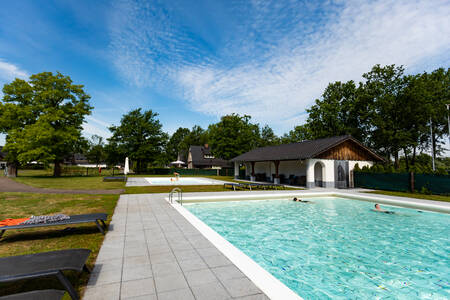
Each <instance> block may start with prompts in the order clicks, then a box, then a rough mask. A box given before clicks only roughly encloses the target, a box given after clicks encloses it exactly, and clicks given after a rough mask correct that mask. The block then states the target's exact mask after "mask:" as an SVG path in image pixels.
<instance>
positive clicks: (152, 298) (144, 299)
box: [121, 294, 158, 300]
mask: <svg viewBox="0 0 450 300" xmlns="http://www.w3.org/2000/svg"><path fill="white" fill-rule="evenodd" d="M121 300H158V297H156V294H147V295H142V296H137V297H127V298H122V299H121Z"/></svg>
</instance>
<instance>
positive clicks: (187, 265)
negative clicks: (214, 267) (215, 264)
mask: <svg viewBox="0 0 450 300" xmlns="http://www.w3.org/2000/svg"><path fill="white" fill-rule="evenodd" d="M178 264H179V265H180V267H181V269H182V270H183V272H189V271H195V270H201V269H207V268H208V266H207V265H206V264H205V262H204V261H203V259H201V258H200V257H198V258H194V259H187V260H180V261H178Z"/></svg>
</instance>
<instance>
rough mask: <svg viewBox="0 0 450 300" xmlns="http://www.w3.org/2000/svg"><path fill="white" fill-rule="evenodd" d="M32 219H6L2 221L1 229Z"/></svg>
mask: <svg viewBox="0 0 450 300" xmlns="http://www.w3.org/2000/svg"><path fill="white" fill-rule="evenodd" d="M29 219H30V218H22V219H5V220H2V221H0V227H2V226H14V225H19V224H20V223H22V222H25V221H27V220H29Z"/></svg>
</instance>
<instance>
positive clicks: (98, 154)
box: [86, 135, 106, 166]
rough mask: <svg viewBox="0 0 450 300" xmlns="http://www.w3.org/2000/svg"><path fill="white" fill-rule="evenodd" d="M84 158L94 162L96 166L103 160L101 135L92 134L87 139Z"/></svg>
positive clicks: (104, 155)
mask: <svg viewBox="0 0 450 300" xmlns="http://www.w3.org/2000/svg"><path fill="white" fill-rule="evenodd" d="M86 158H87V159H88V161H89V162H91V163H95V164H96V165H97V166H98V165H99V164H100V163H102V162H103V161H105V159H106V151H105V142H104V140H103V137H101V136H98V135H93V136H92V137H91V139H90V140H89V141H88V148H87V151H86Z"/></svg>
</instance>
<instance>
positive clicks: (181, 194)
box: [169, 187, 183, 205]
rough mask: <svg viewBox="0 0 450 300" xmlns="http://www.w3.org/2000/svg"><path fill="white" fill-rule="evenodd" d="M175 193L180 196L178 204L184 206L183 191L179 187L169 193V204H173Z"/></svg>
mask: <svg viewBox="0 0 450 300" xmlns="http://www.w3.org/2000/svg"><path fill="white" fill-rule="evenodd" d="M174 193H177V195H178V202H179V203H180V204H181V205H183V191H182V190H181V189H180V188H178V187H176V188H174V189H172V190H171V191H170V193H169V202H170V203H172V204H173V194H174Z"/></svg>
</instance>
